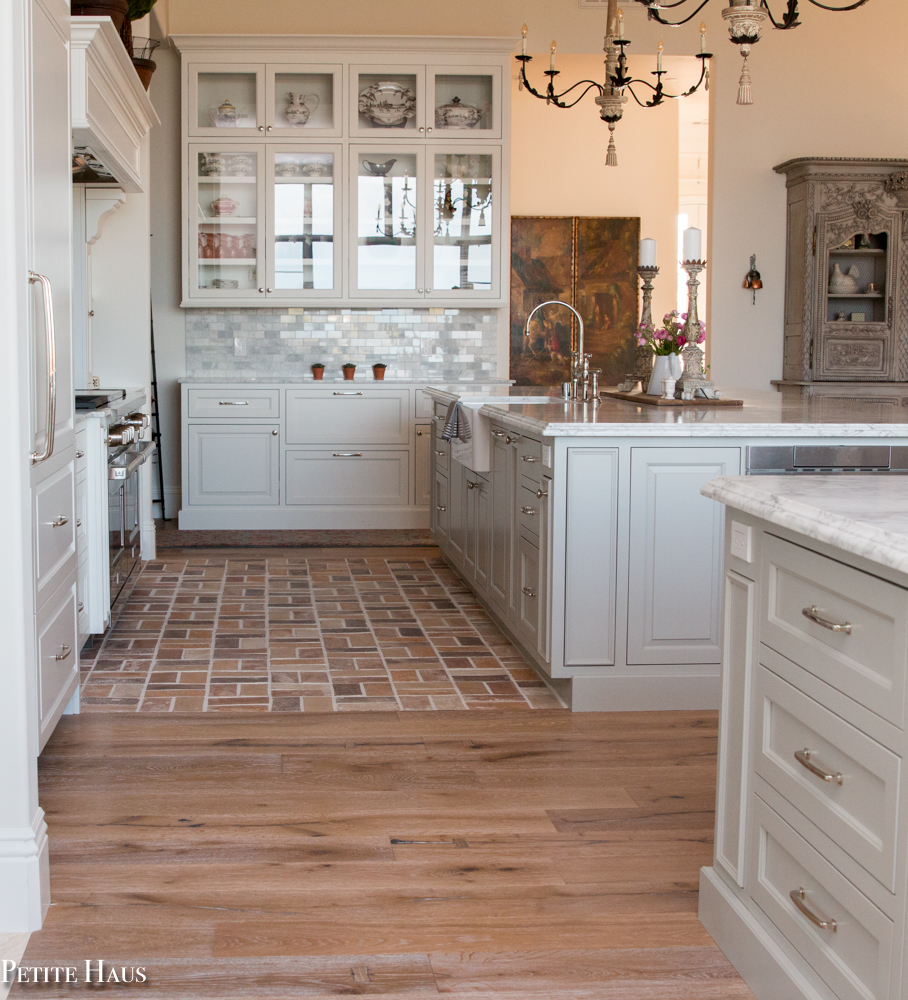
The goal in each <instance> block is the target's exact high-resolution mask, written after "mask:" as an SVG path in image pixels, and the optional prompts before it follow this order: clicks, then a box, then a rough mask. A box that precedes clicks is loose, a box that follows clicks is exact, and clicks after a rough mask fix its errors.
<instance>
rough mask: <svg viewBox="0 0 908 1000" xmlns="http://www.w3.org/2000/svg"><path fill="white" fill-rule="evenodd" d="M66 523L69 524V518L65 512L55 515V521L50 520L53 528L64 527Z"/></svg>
mask: <svg viewBox="0 0 908 1000" xmlns="http://www.w3.org/2000/svg"><path fill="white" fill-rule="evenodd" d="M64 524H69V518H68V517H67V516H66V515H65V514H61V515H60V516H59V517H55V518H54V519H53V521H51V522H50V526H51V527H52V528H62V527H63V525H64Z"/></svg>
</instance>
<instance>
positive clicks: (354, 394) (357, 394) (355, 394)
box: [332, 392, 362, 396]
mask: <svg viewBox="0 0 908 1000" xmlns="http://www.w3.org/2000/svg"><path fill="white" fill-rule="evenodd" d="M332 395H334V396H362V393H361V392H335V393H332Z"/></svg>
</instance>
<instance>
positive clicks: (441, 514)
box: [429, 471, 448, 548]
mask: <svg viewBox="0 0 908 1000" xmlns="http://www.w3.org/2000/svg"><path fill="white" fill-rule="evenodd" d="M429 526H430V530H431V532H432V537H433V538H434V539H435V541H436V543H437V544H438V545H440V546H441V547H442V548H446V547H447V544H448V477H447V476H445V475H443V474H442V473H441V472H438V471H436V473H435V477H434V479H433V481H432V505H431V508H430V522H429Z"/></svg>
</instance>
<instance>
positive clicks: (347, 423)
mask: <svg viewBox="0 0 908 1000" xmlns="http://www.w3.org/2000/svg"><path fill="white" fill-rule="evenodd" d="M409 404H410V391H409V389H356V388H352V387H351V388H346V389H345V388H340V387H338V388H337V389H319V390H316V389H288V390H287V444H325V445H332V446H334V445H343V446H347V445H351V446H353V450H358V448H359V447H360V446H361V445H409V443H410V424H411V419H410V413H409ZM347 450H350V449H347Z"/></svg>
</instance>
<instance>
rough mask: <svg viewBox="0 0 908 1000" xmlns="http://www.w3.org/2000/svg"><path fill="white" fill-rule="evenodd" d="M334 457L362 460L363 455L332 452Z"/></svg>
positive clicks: (351, 452)
mask: <svg viewBox="0 0 908 1000" xmlns="http://www.w3.org/2000/svg"><path fill="white" fill-rule="evenodd" d="M332 457H334V458H362V457H363V453H362V452H361V451H335V452H332Z"/></svg>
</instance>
